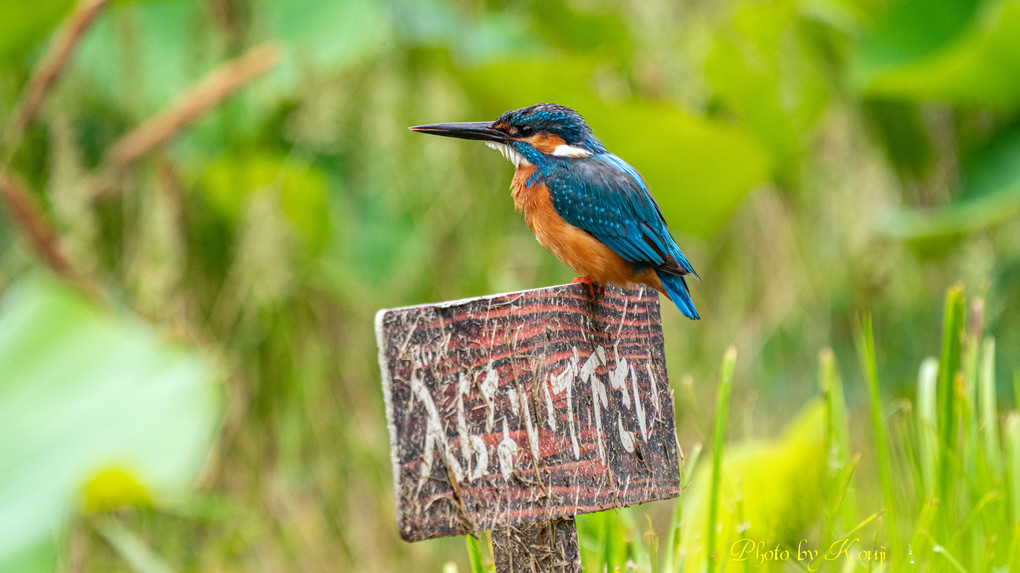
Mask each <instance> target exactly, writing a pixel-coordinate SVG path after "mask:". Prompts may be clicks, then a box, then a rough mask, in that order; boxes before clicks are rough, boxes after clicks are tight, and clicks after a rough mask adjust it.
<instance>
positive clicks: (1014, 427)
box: [1005, 412, 1020, 529]
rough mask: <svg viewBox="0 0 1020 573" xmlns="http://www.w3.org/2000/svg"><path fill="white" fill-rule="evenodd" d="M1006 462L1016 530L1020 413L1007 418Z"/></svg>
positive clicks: (1019, 521) (1019, 497)
mask: <svg viewBox="0 0 1020 573" xmlns="http://www.w3.org/2000/svg"><path fill="white" fill-rule="evenodd" d="M1005 434H1006V456H1007V457H1006V460H1007V462H1006V463H1007V465H1008V466H1009V467H1008V475H1009V497H1010V511H1011V515H1012V518H1013V527H1014V529H1016V528H1018V527H1020V413H1018V412H1010V413H1009V416H1008V417H1007V418H1006V431H1005Z"/></svg>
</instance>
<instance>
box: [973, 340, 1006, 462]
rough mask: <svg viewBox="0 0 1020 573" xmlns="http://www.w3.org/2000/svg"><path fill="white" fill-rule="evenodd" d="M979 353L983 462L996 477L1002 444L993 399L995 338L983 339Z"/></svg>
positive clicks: (996, 408) (996, 406) (996, 409)
mask: <svg viewBox="0 0 1020 573" xmlns="http://www.w3.org/2000/svg"><path fill="white" fill-rule="evenodd" d="M981 354H982V356H981V375H980V378H981V380H980V382H979V384H980V386H979V389H980V397H979V400H980V402H981V410H980V416H981V434H982V437H983V438H984V445H985V448H984V450H985V451H984V453H985V463H986V464H987V465H988V470H989V472H990V473H991V475H992V476H996V477H997V476H999V475H1001V474H1002V446H1001V444H1000V442H999V417H998V405H997V404H996V400H995V339H993V338H988V339H985V342H984V345H983V347H982V350H981Z"/></svg>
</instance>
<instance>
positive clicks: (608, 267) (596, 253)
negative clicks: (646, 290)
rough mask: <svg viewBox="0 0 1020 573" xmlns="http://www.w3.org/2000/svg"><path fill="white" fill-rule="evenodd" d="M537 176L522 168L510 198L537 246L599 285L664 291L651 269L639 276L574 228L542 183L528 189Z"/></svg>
mask: <svg viewBox="0 0 1020 573" xmlns="http://www.w3.org/2000/svg"><path fill="white" fill-rule="evenodd" d="M534 173H535V168H534V167H533V166H522V167H520V168H518V169H517V171H516V172H515V173H514V178H513V182H512V184H511V194H512V196H513V199H514V205H515V206H516V207H517V210H518V211H520V212H522V213H524V220H525V221H526V222H527V224H528V227H529V228H531V232H532V233H534V234H535V238H536V239H538V242H539V243H540V244H541V245H542V246H543V247H545V248H546V250H548V251H549V252H551V253H552V254H554V255H556V258H558V259H559V260H560V261H562V262H563V263H564V264H566V265H567V266H568V267H570V268H571V269H573V270H574V272H576V273H577V274H578V275H580V276H584V277H588V278H590V279H591V280H593V281H594V282H596V283H599V284H606V283H610V284H616V285H620V286H628V285H630V284H632V283H642V284H647V285H650V286H652V287H654V288H656V289H657V290H659V291H662V284H661V283H660V282H659V277H658V276H657V275H656V274H655V272H654V270H652V269H651V268H644V269H642V270H641V271H640V272H638V271H637V270H636V269H635V268H634V265H633V264H632V263H630V262H629V261H627V260H625V259H624V258H623V257H621V256H620V255H618V254H616V252H615V251H613V250H612V249H610V248H609V247H607V246H606V245H605V244H604V243H602V241H599V240H598V239H596V238H595V237H594V236H593V235H592V234H591V233H588V232H587V231H585V230H583V229H580V228H578V227H576V226H574V225H571V224H570V223H568V222H567V221H565V220H564V219H563V217H561V216H560V214H559V213H557V212H556V208H555V207H553V202H552V197H551V196H550V195H549V189H548V188H547V187H546V186H545V185H544V184H542V183H541V182H535V183H533V184H532V185H528V179H529V178H531V176H532V175H533V174H534Z"/></svg>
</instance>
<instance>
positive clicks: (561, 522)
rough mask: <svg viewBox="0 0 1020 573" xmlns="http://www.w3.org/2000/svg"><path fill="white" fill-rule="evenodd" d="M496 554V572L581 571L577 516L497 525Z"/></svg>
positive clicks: (561, 572) (493, 547) (574, 572)
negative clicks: (575, 518)
mask: <svg viewBox="0 0 1020 573" xmlns="http://www.w3.org/2000/svg"><path fill="white" fill-rule="evenodd" d="M492 556H493V558H494V559H495V561H496V573H547V572H548V573H580V571H581V547H580V545H578V542H577V526H576V525H575V524H574V518H572V517H566V518H563V519H555V520H552V521H539V522H535V523H521V524H517V525H505V526H500V527H497V528H496V529H493V530H492Z"/></svg>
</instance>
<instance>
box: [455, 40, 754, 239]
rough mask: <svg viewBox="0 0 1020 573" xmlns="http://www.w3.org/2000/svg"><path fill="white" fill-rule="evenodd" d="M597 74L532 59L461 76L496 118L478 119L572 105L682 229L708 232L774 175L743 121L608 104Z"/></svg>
mask: <svg viewBox="0 0 1020 573" xmlns="http://www.w3.org/2000/svg"><path fill="white" fill-rule="evenodd" d="M595 73H596V66H595V65H594V64H593V63H591V62H588V61H586V60H577V59H556V60H542V59H534V60H528V61H521V62H518V61H506V62H501V63H499V64H492V65H488V66H483V67H480V68H476V69H474V70H471V71H470V72H468V73H466V74H465V75H464V76H463V78H464V80H465V81H466V82H467V83H469V84H470V88H469V89H470V90H471V91H472V92H473V93H478V94H480V96H481V97H482V100H481V101H484V102H486V105H488V106H491V108H490V109H491V112H490V113H491V114H493V117H486V118H479V119H494V115H495V114H497V113H499V112H501V111H504V110H506V109H510V108H515V107H523V106H525V105H528V104H533V103H538V102H546V101H552V102H556V103H560V104H563V105H568V106H570V107H573V108H575V109H576V110H577V111H578V112H580V113H581V114H582V115H583V116H584V117H585V119H586V120H587V121H588V123H590V124H591V125H592V129H593V130H594V132H595V135H596V136H597V137H599V139H600V140H601V141H602V142H603V143H604V144H605V145H606V147H607V148H609V150H610V151H612V152H613V153H615V154H616V155H619V156H620V157H622V158H623V159H624V160H625V161H627V162H628V163H630V164H631V165H633V166H634V167H635V168H636V169H637V170H638V171H640V172H641V174H642V175H643V176H644V177H645V180H646V181H647V182H648V185H649V187H650V189H651V191H652V195H654V196H655V198H656V200H657V201H658V202H659V205H660V207H661V208H662V211H663V214H664V215H665V216H666V220H667V221H668V222H669V223H670V228H671V229H672V230H674V231H675V232H678V233H684V234H690V235H696V236H700V237H709V236H711V235H712V234H714V233H715V232H716V231H717V230H718V229H719V228H720V227H721V226H722V225H723V224H725V223H726V221H728V220H729V216H730V214H731V213H732V211H733V209H735V208H736V206H737V205H738V204H739V203H740V202H741V201H742V200H743V198H744V197H745V196H746V195H747V193H748V191H750V190H751V188H752V187H754V186H755V185H756V184H758V183H762V182H764V181H766V180H767V179H768V178H769V172H770V166H769V159H768V156H767V155H766V153H765V152H764V151H763V150H762V148H761V147H760V146H759V145H758V144H757V143H756V142H755V141H754V140H753V139H752V138H751V137H750V136H748V135H747V134H746V133H745V132H744V131H743V130H741V129H740V128H739V127H734V126H731V125H726V124H723V123H721V122H717V121H713V120H711V119H707V118H704V117H701V116H698V115H695V114H694V113H691V112H689V111H686V110H683V109H681V108H680V107H678V106H676V105H672V104H668V103H655V102H648V101H640V100H626V101H621V102H614V103H609V102H605V101H603V100H601V99H598V98H596V97H594V96H593V95H592V90H591V89H590V87H591V84H592V82H593V81H594V76H595ZM507 78H527V81H507Z"/></svg>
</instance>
